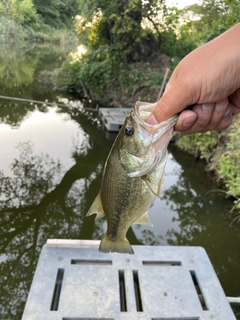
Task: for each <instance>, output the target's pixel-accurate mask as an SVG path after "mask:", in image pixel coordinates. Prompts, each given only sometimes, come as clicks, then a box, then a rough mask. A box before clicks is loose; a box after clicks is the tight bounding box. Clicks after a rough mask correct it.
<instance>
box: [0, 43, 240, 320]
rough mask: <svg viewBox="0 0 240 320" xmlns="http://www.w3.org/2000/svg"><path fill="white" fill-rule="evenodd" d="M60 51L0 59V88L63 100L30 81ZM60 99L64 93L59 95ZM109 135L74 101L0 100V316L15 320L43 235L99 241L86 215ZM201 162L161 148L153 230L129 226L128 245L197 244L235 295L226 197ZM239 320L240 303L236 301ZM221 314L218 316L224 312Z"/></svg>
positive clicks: (234, 246)
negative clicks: (163, 161)
mask: <svg viewBox="0 0 240 320" xmlns="http://www.w3.org/2000/svg"><path fill="white" fill-rule="evenodd" d="M62 55H63V53H61V52H59V50H57V49H56V48H55V49H54V48H52V47H47V46H42V47H34V48H32V49H31V50H29V51H28V52H27V53H26V52H24V53H23V54H21V53H19V52H18V53H16V52H12V53H11V55H10V53H9V54H8V55H7V56H4V57H3V56H2V57H1V64H0V65H1V67H0V68H1V74H0V81H1V84H0V90H1V93H0V94H1V95H7V96H15V97H22V98H28V99H35V100H45V99H48V100H49V101H62V99H63V98H70V97H69V96H64V97H61V96H60V94H59V93H57V92H55V91H53V90H51V89H50V88H49V86H46V85H44V84H43V83H42V82H40V81H39V79H40V78H39V71H40V70H49V69H51V68H55V67H57V66H58V65H59V63H60V61H61V56H62ZM64 101H65V100H64ZM112 142H113V140H109V139H107V138H106V133H105V132H104V130H102V128H101V125H100V123H99V121H98V119H97V117H96V113H90V112H86V111H81V109H80V108H79V105H76V104H73V105H72V107H71V108H68V107H46V106H37V105H34V104H29V103H19V102H13V101H7V100H0V223H1V229H0V235H1V238H0V291H1V293H0V319H1V320H5V319H9V320H15V319H16V320H19V319H21V315H22V312H23V308H24V305H25V302H26V299H27V295H28V291H29V288H30V285H31V281H32V277H33V274H34V270H35V268H36V264H37V261H38V257H39V253H40V251H41V248H42V246H43V244H44V243H45V242H46V240H47V239H48V238H66V239H100V238H101V236H102V234H103V233H104V230H105V228H106V223H105V222H104V221H100V222H98V223H97V224H94V217H89V218H85V214H86V212H87V210H88V208H89V207H90V205H91V203H92V201H93V200H94V198H95V196H96V195H97V193H98V190H99V186H100V179H101V173H102V169H103V166H104V163H105V159H106V157H107V154H108V152H109V150H110V147H111V145H112ZM213 189H216V186H215V185H214V183H213V182H212V180H211V179H210V178H208V176H207V174H206V173H205V171H204V166H203V164H202V163H201V162H195V161H194V160H193V159H192V158H191V157H189V156H188V155H186V154H184V153H182V152H180V151H179V150H176V149H175V148H174V147H173V146H171V148H170V154H169V160H168V163H167V167H166V171H165V184H164V185H163V187H162V193H161V199H160V200H159V199H158V200H156V201H155V202H154V204H153V206H152V207H151V208H150V210H149V214H150V218H151V220H152V221H153V224H154V227H153V228H150V227H146V226H134V227H132V229H131V230H130V231H129V233H128V238H129V240H130V242H131V243H132V244H143V245H144V244H148V245H193V246H202V247H204V248H205V249H206V251H207V253H208V255H209V257H210V259H211V261H212V263H213V266H214V268H215V270H216V272H217V275H218V277H219V279H220V281H221V284H222V286H223V288H224V290H225V293H226V295H228V296H240V225H239V224H238V225H237V224H233V225H232V226H230V223H231V221H232V216H231V215H230V214H229V213H228V211H229V209H230V208H231V202H230V201H229V200H226V199H225V198H224V196H223V195H222V194H221V193H216V192H212V193H209V194H207V192H208V191H210V190H213ZM235 312H236V314H238V319H240V308H239V307H235ZM226 320H227V319H226Z"/></svg>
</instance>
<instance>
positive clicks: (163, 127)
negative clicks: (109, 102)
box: [87, 101, 177, 254]
mask: <svg viewBox="0 0 240 320" xmlns="http://www.w3.org/2000/svg"><path fill="white" fill-rule="evenodd" d="M154 107H155V104H150V103H145V102H140V101H138V102H137V103H136V105H135V107H134V109H133V110H132V111H131V113H130V114H129V115H128V116H127V117H126V119H125V122H124V124H123V126H122V128H121V129H120V131H119V134H118V136H117V138H116V140H115V142H114V144H113V146H112V148H111V150H110V153H109V155H108V158H107V160H106V163H105V168H104V172H103V176H102V181H101V188H100V191H99V194H98V196H97V197H96V199H95V200H94V202H93V204H92V206H91V208H90V209H89V211H88V213H87V216H89V215H91V214H94V213H95V214H97V216H96V220H97V219H99V218H102V217H104V216H106V218H107V232H106V234H105V235H104V236H103V238H102V241H101V243H100V246H99V251H101V252H120V253H129V254H133V253H134V252H133V249H132V247H131V245H130V244H129V242H128V240H127V239H126V233H127V230H128V229H129V227H130V226H131V225H132V224H145V225H151V226H152V222H151V221H150V219H149V216H148V213H147V210H148V208H149V207H150V206H151V204H152V202H153V201H154V199H155V197H157V196H159V195H160V188H161V184H162V177H163V172H164V167H165V164H166V161H167V146H168V144H169V141H170V140H171V138H172V136H173V127H174V124H175V123H176V120H177V116H173V117H172V118H170V119H169V120H167V121H164V122H162V123H159V124H156V125H150V124H148V123H147V122H146V120H147V119H148V117H149V116H150V114H151V112H152V110H153V109H154Z"/></svg>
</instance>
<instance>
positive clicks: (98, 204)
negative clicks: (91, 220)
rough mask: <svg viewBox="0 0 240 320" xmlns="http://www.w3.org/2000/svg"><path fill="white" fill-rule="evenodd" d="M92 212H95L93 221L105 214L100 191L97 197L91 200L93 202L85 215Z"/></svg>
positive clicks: (89, 214)
mask: <svg viewBox="0 0 240 320" xmlns="http://www.w3.org/2000/svg"><path fill="white" fill-rule="evenodd" d="M92 214H96V218H95V221H97V220H99V219H101V218H103V217H104V216H105V212H104V210H103V207H102V200H101V195H100V192H99V193H98V195H97V197H96V198H95V200H94V201H93V204H92V205H91V208H90V209H89V210H88V213H87V214H86V217H89V216H91V215H92Z"/></svg>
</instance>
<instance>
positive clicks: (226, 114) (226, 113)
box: [223, 108, 231, 117]
mask: <svg viewBox="0 0 240 320" xmlns="http://www.w3.org/2000/svg"><path fill="white" fill-rule="evenodd" d="M230 112H231V109H230V108H228V109H227V111H226V112H225V113H224V115H223V116H224V117H227V116H228V115H229V114H230Z"/></svg>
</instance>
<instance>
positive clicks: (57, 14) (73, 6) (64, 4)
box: [33, 0, 78, 29]
mask: <svg viewBox="0 0 240 320" xmlns="http://www.w3.org/2000/svg"><path fill="white" fill-rule="evenodd" d="M33 2H34V5H35V8H36V11H37V14H38V15H39V16H40V17H41V19H42V21H43V22H44V23H45V24H47V25H50V26H52V27H54V28H57V29H60V28H62V27H64V26H66V25H67V26H70V24H71V23H72V20H73V18H74V16H75V15H77V13H78V2H77V0H66V1H65V0H33Z"/></svg>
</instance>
